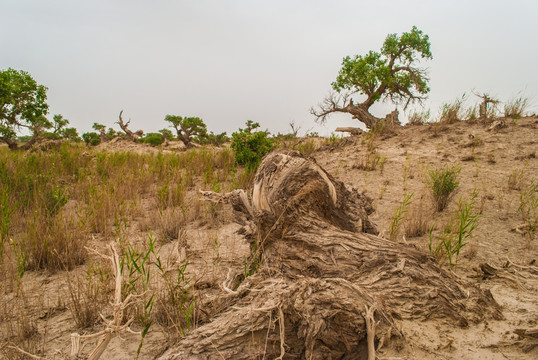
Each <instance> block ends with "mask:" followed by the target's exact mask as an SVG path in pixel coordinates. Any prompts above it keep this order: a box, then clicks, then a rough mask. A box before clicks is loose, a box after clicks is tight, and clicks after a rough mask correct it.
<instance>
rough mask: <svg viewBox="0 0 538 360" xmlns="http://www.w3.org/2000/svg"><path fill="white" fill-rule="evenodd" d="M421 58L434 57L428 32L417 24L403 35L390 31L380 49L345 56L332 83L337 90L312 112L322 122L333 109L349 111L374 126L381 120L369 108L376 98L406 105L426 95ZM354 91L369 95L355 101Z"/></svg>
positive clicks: (334, 110) (369, 125) (425, 82)
mask: <svg viewBox="0 0 538 360" xmlns="http://www.w3.org/2000/svg"><path fill="white" fill-rule="evenodd" d="M421 59H426V60H428V59H432V53H431V51H430V41H429V37H428V35H426V34H424V33H423V32H422V31H421V30H419V29H418V28H417V27H416V26H413V28H412V29H411V31H410V32H408V33H403V34H402V35H400V36H399V35H398V34H389V35H388V36H387V38H386V39H385V42H384V43H383V46H382V47H381V50H380V52H376V51H369V52H368V54H366V55H355V56H353V57H351V56H346V57H344V59H343V60H342V68H341V69H340V71H339V73H338V76H337V77H336V81H334V82H333V83H332V84H331V85H332V88H333V90H334V91H335V92H336V93H332V94H331V95H329V96H328V97H327V98H326V99H325V100H324V101H323V103H321V104H320V105H319V106H318V108H317V109H312V111H311V112H312V114H314V115H315V116H316V118H317V120H319V121H321V122H324V121H325V120H326V119H327V116H329V115H330V114H331V113H334V112H345V113H350V114H351V115H352V116H353V118H356V119H357V120H359V121H362V122H364V123H365V125H366V126H367V127H368V128H372V127H373V126H375V124H377V122H379V121H380V120H382V119H378V118H375V117H374V116H372V115H371V114H370V113H369V111H368V109H369V108H370V107H371V106H372V105H373V104H374V103H375V102H376V101H378V100H383V101H386V100H389V101H392V102H393V103H395V104H397V105H400V104H405V105H404V106H405V107H407V105H409V104H410V103H412V102H414V101H422V100H424V99H425V98H426V96H427V94H428V93H429V91H430V88H429V87H428V78H427V74H426V70H425V69H423V68H419V67H417V63H418V62H419V61H420V60H421ZM354 95H362V96H366V98H365V99H364V100H363V101H362V102H361V103H359V104H356V105H355V104H354V103H353V96H354Z"/></svg>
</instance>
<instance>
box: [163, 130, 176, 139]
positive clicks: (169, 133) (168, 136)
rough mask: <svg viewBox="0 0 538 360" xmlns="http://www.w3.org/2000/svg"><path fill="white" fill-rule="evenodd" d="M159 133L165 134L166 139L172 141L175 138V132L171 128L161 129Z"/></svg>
mask: <svg viewBox="0 0 538 360" xmlns="http://www.w3.org/2000/svg"><path fill="white" fill-rule="evenodd" d="M159 133H160V134H161V135H162V136H163V138H164V139H165V140H168V141H171V140H174V134H173V133H172V131H171V130H170V129H161V130H159Z"/></svg>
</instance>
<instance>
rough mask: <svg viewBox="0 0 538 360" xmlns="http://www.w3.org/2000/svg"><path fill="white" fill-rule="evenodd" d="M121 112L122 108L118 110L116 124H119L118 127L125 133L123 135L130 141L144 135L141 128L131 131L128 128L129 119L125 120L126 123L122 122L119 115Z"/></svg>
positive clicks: (135, 140)
mask: <svg viewBox="0 0 538 360" xmlns="http://www.w3.org/2000/svg"><path fill="white" fill-rule="evenodd" d="M122 114H123V110H122V111H120V115H119V120H118V122H117V123H118V125H119V126H120V128H121V129H122V130H123V132H124V133H125V135H126V136H127V138H128V139H129V140H131V141H134V142H137V141H138V139H139V138H140V137H141V136H143V135H144V132H143V131H142V130H138V131H136V132H132V131H131V130H130V129H129V123H130V122H131V120H129V121H127V122H126V123H124V122H123V118H122V117H121V115H122Z"/></svg>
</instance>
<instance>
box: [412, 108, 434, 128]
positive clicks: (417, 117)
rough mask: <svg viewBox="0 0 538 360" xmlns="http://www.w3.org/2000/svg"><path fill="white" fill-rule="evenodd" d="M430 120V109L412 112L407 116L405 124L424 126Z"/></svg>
mask: <svg viewBox="0 0 538 360" xmlns="http://www.w3.org/2000/svg"><path fill="white" fill-rule="evenodd" d="M429 119H430V109H428V110H423V111H413V112H412V113H411V115H409V119H408V121H407V123H408V124H409V125H424V124H425V123H427V122H428V120H429Z"/></svg>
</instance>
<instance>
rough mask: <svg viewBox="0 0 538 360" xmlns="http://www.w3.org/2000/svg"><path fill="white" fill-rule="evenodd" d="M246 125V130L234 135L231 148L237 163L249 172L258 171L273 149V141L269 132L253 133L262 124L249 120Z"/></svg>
mask: <svg viewBox="0 0 538 360" xmlns="http://www.w3.org/2000/svg"><path fill="white" fill-rule="evenodd" d="M246 125H247V127H246V128H245V129H239V131H238V132H234V133H233V134H232V145H231V146H232V150H233V151H234V154H235V160H236V162H237V163H238V164H239V165H245V167H246V168H247V171H256V169H257V168H258V165H259V164H260V162H261V159H262V157H263V156H264V155H265V154H267V153H268V152H269V151H271V150H272V149H273V139H271V138H269V137H268V135H269V132H268V131H255V132H252V130H254V129H256V128H259V127H260V124H258V123H254V122H252V121H251V120H249V121H247V123H246Z"/></svg>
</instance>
